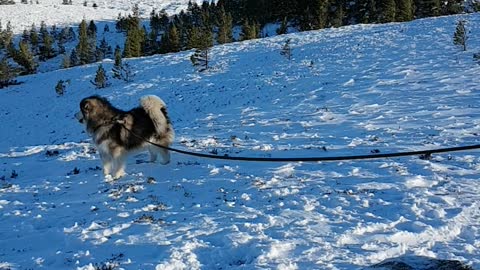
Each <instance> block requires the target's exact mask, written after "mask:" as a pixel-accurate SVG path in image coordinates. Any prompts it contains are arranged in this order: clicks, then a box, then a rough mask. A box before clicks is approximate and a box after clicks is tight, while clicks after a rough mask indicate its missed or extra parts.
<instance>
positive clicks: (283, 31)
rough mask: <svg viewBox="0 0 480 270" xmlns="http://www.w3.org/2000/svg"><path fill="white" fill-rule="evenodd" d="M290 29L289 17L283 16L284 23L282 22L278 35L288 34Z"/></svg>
mask: <svg viewBox="0 0 480 270" xmlns="http://www.w3.org/2000/svg"><path fill="white" fill-rule="evenodd" d="M287 30H288V20H287V17H285V18H283V21H282V24H280V27H279V28H278V29H277V31H276V32H277V35H283V34H286V33H287Z"/></svg>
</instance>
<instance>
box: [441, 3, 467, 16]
mask: <svg viewBox="0 0 480 270" xmlns="http://www.w3.org/2000/svg"><path fill="white" fill-rule="evenodd" d="M443 3H444V7H443V8H442V14H443V15H451V14H459V13H462V11H463V10H464V7H463V3H464V1H463V0H446V1H444V2H443Z"/></svg>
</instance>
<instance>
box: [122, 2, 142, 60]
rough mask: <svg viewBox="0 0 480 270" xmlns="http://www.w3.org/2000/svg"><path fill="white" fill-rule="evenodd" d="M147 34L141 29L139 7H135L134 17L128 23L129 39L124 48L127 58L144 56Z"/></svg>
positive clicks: (124, 54) (130, 17)
mask: <svg viewBox="0 0 480 270" xmlns="http://www.w3.org/2000/svg"><path fill="white" fill-rule="evenodd" d="M145 38H146V33H145V32H144V31H143V29H142V28H141V27H140V13H139V8H138V5H135V6H134V7H133V16H129V18H128V21H127V38H126V40H125V45H124V46H123V48H124V51H123V56H124V57H125V58H130V57H139V56H142V55H143V47H144V44H145Z"/></svg>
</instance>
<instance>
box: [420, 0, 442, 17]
mask: <svg viewBox="0 0 480 270" xmlns="http://www.w3.org/2000/svg"><path fill="white" fill-rule="evenodd" d="M415 7H416V12H415V15H416V17H418V18H425V17H430V16H439V15H440V11H441V6H440V0H415Z"/></svg>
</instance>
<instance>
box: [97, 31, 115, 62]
mask: <svg viewBox="0 0 480 270" xmlns="http://www.w3.org/2000/svg"><path fill="white" fill-rule="evenodd" d="M111 56H112V47H111V46H110V45H108V43H107V41H106V40H105V37H104V38H103V39H102V40H101V41H100V46H98V48H97V51H96V60H97V61H100V60H102V59H105V58H109V57H111Z"/></svg>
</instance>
